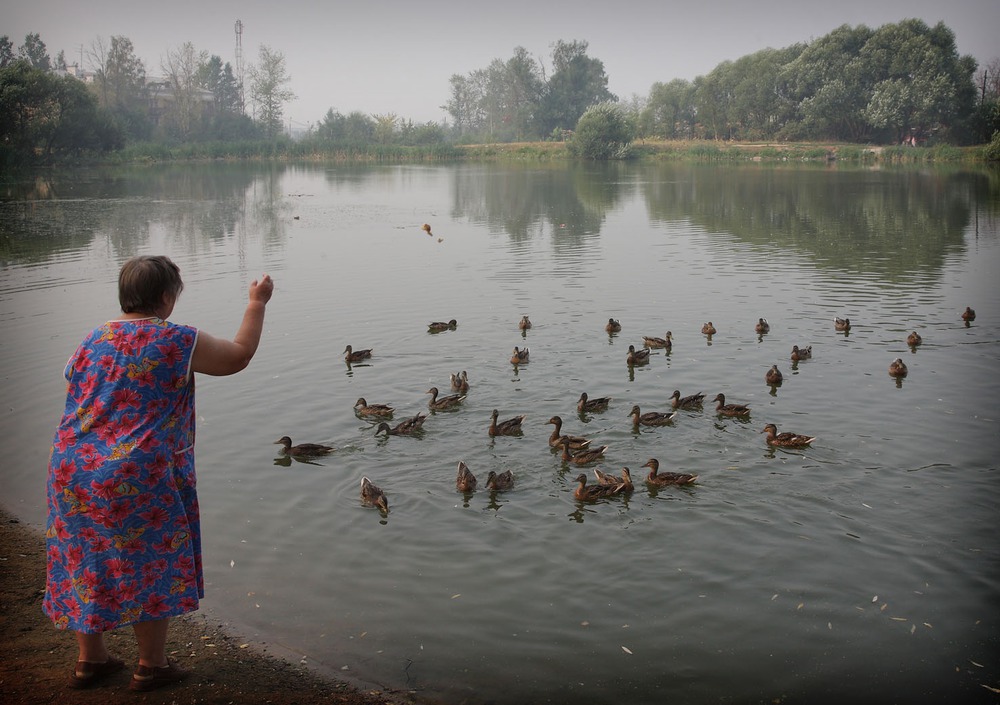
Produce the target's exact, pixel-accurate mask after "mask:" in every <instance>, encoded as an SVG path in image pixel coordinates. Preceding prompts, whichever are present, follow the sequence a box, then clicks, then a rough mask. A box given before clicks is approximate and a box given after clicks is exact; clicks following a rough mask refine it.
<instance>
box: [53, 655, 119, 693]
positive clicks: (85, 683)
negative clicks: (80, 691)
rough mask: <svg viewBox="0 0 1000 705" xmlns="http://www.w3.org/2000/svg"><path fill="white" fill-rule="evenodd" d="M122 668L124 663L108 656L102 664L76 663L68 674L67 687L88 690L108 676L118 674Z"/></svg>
mask: <svg viewBox="0 0 1000 705" xmlns="http://www.w3.org/2000/svg"><path fill="white" fill-rule="evenodd" d="M123 668H125V662H124V661H121V660H119V659H116V658H115V657H114V656H109V657H108V660H107V661H105V662H104V663H93V662H91V661H77V662H76V668H74V669H73V672H72V673H70V674H69V681H68V683H67V685H69V687H70V688H89V687H91V686H92V685H96V684H97V683H100V682H101V681H102V680H104V679H105V678H107V677H108V676H110V675H113V674H115V673H118V671H120V670H122V669H123Z"/></svg>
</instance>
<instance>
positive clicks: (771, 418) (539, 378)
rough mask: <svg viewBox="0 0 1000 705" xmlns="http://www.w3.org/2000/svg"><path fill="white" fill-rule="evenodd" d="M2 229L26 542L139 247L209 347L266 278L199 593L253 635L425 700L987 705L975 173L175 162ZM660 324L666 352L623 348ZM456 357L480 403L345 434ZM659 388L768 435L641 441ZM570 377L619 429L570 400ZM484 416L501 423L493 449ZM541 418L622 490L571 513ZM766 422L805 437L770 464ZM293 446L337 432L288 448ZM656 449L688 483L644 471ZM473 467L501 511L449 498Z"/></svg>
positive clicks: (991, 557)
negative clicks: (366, 354) (91, 348)
mask: <svg viewBox="0 0 1000 705" xmlns="http://www.w3.org/2000/svg"><path fill="white" fill-rule="evenodd" d="M423 223H428V224H430V225H431V226H432V235H430V236H428V235H427V234H425V233H424V232H423V231H422V230H421V225H422V224H423ZM0 234H2V239H0V253H2V268H0V272H2V279H0V322H2V326H3V335H2V338H0V362H2V378H3V388H4V401H5V404H4V407H5V408H4V410H3V412H4V413H3V414H2V416H0V438H2V439H3V440H2V444H3V446H2V452H3V458H4V461H3V464H2V469H0V480H2V497H3V499H2V501H3V503H4V505H5V506H7V507H8V508H9V509H11V510H12V511H14V512H15V513H16V514H17V515H18V516H20V517H21V518H22V519H24V520H25V521H28V522H30V523H32V524H36V525H42V524H43V522H44V477H45V465H46V459H47V455H48V449H49V444H50V441H51V436H52V432H53V429H54V427H55V424H56V422H57V420H58V415H59V412H60V410H61V408H62V396H63V382H62V379H61V374H60V373H61V370H62V367H63V365H64V363H65V360H66V358H67V357H68V356H69V355H70V353H71V352H72V351H73V349H74V348H75V346H76V345H77V343H78V342H79V340H80V339H81V338H82V337H83V335H84V334H85V333H86V332H87V331H88V330H89V329H90V328H92V327H93V326H95V325H97V324H99V323H101V322H103V321H104V320H107V319H109V318H113V317H115V315H116V314H117V296H116V290H115V283H116V278H117V272H118V268H119V266H120V265H121V263H122V262H123V261H124V260H125V259H126V258H127V257H129V256H132V255H135V254H142V253H164V254H167V255H169V256H170V257H172V258H173V259H174V260H175V261H176V262H177V263H178V264H179V265H180V267H181V270H182V274H183V276H184V279H185V284H186V288H185V292H184V294H183V296H182V297H181V299H180V301H179V304H178V306H177V307H176V309H175V312H174V316H173V317H174V320H177V321H180V322H184V323H188V324H192V325H196V326H198V327H200V328H203V329H204V330H207V331H210V332H212V333H213V334H217V335H225V336H229V335H232V334H233V333H234V332H235V330H236V328H237V325H238V323H239V320H240V317H241V315H242V311H243V308H244V305H245V296H246V287H247V284H248V282H249V281H250V280H251V279H253V278H254V277H256V276H258V275H259V274H260V273H261V272H263V271H267V272H268V273H270V274H271V275H272V276H273V277H274V279H275V282H276V287H275V294H274V298H273V299H272V302H271V304H270V305H269V307H268V312H267V321H266V328H265V334H264V338H263V342H262V345H261V347H260V350H259V352H258V354H257V357H256V358H255V359H254V362H253V364H252V365H251V366H250V368H249V369H247V370H246V371H244V372H242V373H240V374H239V375H237V376H235V377H230V378H222V379H216V378H207V377H200V378H199V381H198V388H199V391H198V417H199V426H198V445H197V463H198V473H199V492H200V496H201V503H202V514H203V524H204V549H205V569H206V579H207V582H208V587H207V590H208V596H207V598H206V600H205V601H204V602H203V609H204V610H206V611H208V612H209V613H210V614H212V615H213V618H214V619H217V620H218V621H221V622H225V623H227V624H230V625H231V626H232V627H233V628H234V629H236V630H237V631H239V632H240V633H241V634H243V635H246V636H247V637H248V639H249V640H252V641H255V642H258V643H259V642H264V643H266V645H267V647H268V648H269V649H271V650H275V651H279V652H280V653H283V654H286V655H288V656H290V657H292V658H298V659H302V660H303V661H304V662H306V663H308V664H311V665H312V666H314V667H315V668H317V669H319V670H320V671H322V672H328V673H334V674H336V675H337V676H340V677H344V678H347V679H350V680H353V681H355V682H358V683H361V684H378V685H383V686H386V687H391V688H396V689H402V690H405V691H411V692H412V693H413V696H414V697H415V698H416V699H419V700H422V701H441V702H446V703H459V702H462V703H497V704H506V703H523V702H528V701H531V702H549V703H574V704H575V705H578V704H580V703H619V702H629V703H663V702H668V701H672V702H734V703H744V702H746V703H750V702H782V703H793V702H801V703H806V702H808V703H817V702H831V703H832V702H837V703H840V702H851V701H853V702H861V701H865V702H906V703H940V702H958V701H962V702H984V703H996V702H997V697H998V696H997V695H996V690H995V689H996V688H998V687H1000V658H998V656H1000V625H998V618H1000V541H998V538H997V536H998V534H997V528H998V527H997V517H998V507H1000V478H998V459H1000V433H998V431H1000V402H998V399H1000V375H998V372H1000V325H998V324H1000V287H998V285H997V275H998V274H1000V175H998V173H997V172H996V171H993V172H979V171H961V170H939V169H920V170H917V169H907V170H892V169H883V170H879V169H872V170H859V169H851V168H845V167H841V166H837V165H833V166H829V167H828V166H823V167H815V166H804V165H797V166H796V165H780V166H766V165H753V166H745V167H733V166H714V165H690V164H684V165H678V164H667V165H658V166H639V165H621V164H615V165H610V166H603V165H588V166H566V165H562V164H558V165H552V166H549V165H538V166H528V167H521V166H517V167H511V166H497V165H485V166H484V165H459V166H387V167H364V168H348V167H327V166H316V165H309V166H287V167H260V166H245V165H181V166H159V167H148V168H134V169H127V170H121V169H120V170H112V171H85V172H77V173H68V174H53V175H46V176H44V177H39V178H38V179H37V180H35V181H21V182H16V183H12V184H8V185H7V186H6V190H5V192H4V194H3V200H2V202H0ZM966 306H972V307H973V308H975V309H977V312H978V317H977V319H976V321H975V322H973V323H972V324H971V325H969V326H966V325H964V324H963V322H962V320H961V319H960V313H961V311H962V310H964V308H965V307H966ZM525 314H527V315H529V316H530V318H531V320H532V322H533V323H534V327H533V328H532V329H531V330H530V331H528V332H527V333H526V334H524V335H522V333H521V332H520V331H519V330H518V327H517V323H518V321H519V320H520V318H521V316H522V315H525ZM835 316H842V317H849V318H850V319H851V321H852V324H853V325H852V328H851V330H850V333H849V334H844V333H840V332H837V331H835V330H834V326H833V318H834V317H835ZM612 317H613V318H617V319H620V320H621V323H622V331H621V333H619V334H617V335H615V336H609V335H608V334H607V333H605V332H604V324H605V323H606V322H607V320H608V318H612ZM760 317H764V318H766V319H767V320H768V321H769V322H770V324H771V332H770V333H769V334H767V335H764V336H758V335H757V334H755V333H754V323H755V322H756V321H757V319H758V318H760ZM451 318H455V319H457V320H458V327H457V329H456V330H453V331H447V332H444V333H439V334H433V335H432V334H429V333H428V332H427V324H428V323H429V322H431V321H438V320H443V321H447V320H448V319H451ZM709 320H711V321H712V322H713V323H714V324H715V326H716V328H717V329H718V333H717V334H716V335H715V336H713V337H712V338H711V339H709V338H707V337H706V336H703V335H702V334H701V333H700V330H701V326H702V324H703V323H704V322H706V321H709ZM667 330H670V331H671V332H672V333H673V340H674V348H673V350H672V352H671V353H670V354H669V355H665V354H663V352H662V351H657V352H654V354H653V355H652V359H651V361H650V364H648V365H646V366H643V367H637V368H634V369H630V368H629V367H628V366H627V365H626V362H625V357H626V352H627V349H628V346H629V345H630V344H634V345H636V346H637V347H639V346H641V344H642V336H644V335H648V336H660V337H662V336H663V335H664V333H665V332H666V331H667ZM913 330H916V331H918V332H919V333H920V334H921V335H922V336H923V340H924V342H923V345H921V346H920V347H919V348H916V349H915V350H911V349H909V348H908V347H907V345H906V343H905V339H906V336H907V334H908V333H909V332H911V331H913ZM348 344H350V345H352V346H353V347H354V348H356V349H357V348H374V351H375V352H374V356H373V357H372V359H371V360H370V361H367V362H365V363H364V364H359V365H353V366H348V365H346V364H345V362H344V360H343V356H342V351H343V350H344V348H345V346H346V345H348ZM795 344H797V345H799V346H804V345H811V346H812V348H813V354H814V356H813V359H811V360H808V361H803V362H800V363H798V364H797V365H793V364H792V363H791V361H790V359H789V353H790V350H791V347H792V345H795ZM514 346H518V347H522V348H523V347H528V348H529V350H530V353H531V361H530V363H529V364H527V365H521V366H520V367H517V368H515V367H513V366H512V365H511V364H510V363H509V357H510V355H511V352H512V350H513V348H514ZM896 357H901V358H903V360H905V362H906V363H907V365H908V366H909V370H910V373H909V376H908V377H907V378H906V379H905V380H903V381H901V382H898V383H897V382H896V381H895V380H893V379H892V378H891V377H890V376H889V375H888V372H887V370H888V366H889V363H890V362H891V361H892V360H893V359H894V358H896ZM773 364H777V365H778V367H779V369H781V370H782V372H783V373H784V376H785V381H784V384H783V385H782V386H781V387H778V388H775V389H772V388H770V387H768V386H767V385H766V384H765V382H764V373H765V372H766V371H767V369H768V368H770V367H771V365H773ZM460 370H467V371H468V374H469V379H470V383H471V389H470V391H469V394H468V398H467V400H466V401H465V402H464V404H463V405H462V407H461V408H460V409H459V410H457V411H453V412H438V413H433V414H431V415H430V416H429V418H428V419H427V421H426V423H425V432H424V434H423V435H422V436H421V437H417V438H407V437H391V438H389V439H385V438H382V437H376V436H375V435H374V433H373V430H374V426H373V424H371V423H369V422H367V421H363V420H359V419H358V418H357V417H356V416H355V414H354V413H353V408H352V407H353V405H354V402H355V400H357V399H358V397H362V396H363V397H365V398H366V399H367V400H368V401H369V402H370V403H389V404H392V405H393V406H395V407H396V410H397V411H396V420H397V421H398V420H401V419H402V418H405V417H407V416H410V415H413V414H415V413H417V412H426V411H427V401H428V399H429V396H428V395H427V394H426V392H427V390H428V389H429V388H430V387H432V386H437V387H439V388H441V390H442V393H450V388H449V375H450V374H451V373H454V372H459V371H460ZM674 389H678V390H680V392H681V393H682V394H684V395H686V394H691V393H694V392H697V391H703V392H705V393H706V394H707V395H708V398H711V397H713V396H714V395H715V394H717V393H719V392H723V393H725V395H726V397H727V401H735V402H740V403H746V404H749V405H750V406H751V407H752V415H751V417H750V419H749V421H744V422H741V421H737V420H732V419H727V418H721V417H718V416H717V415H716V414H715V413H714V406H713V405H712V404H709V403H706V404H705V406H704V409H703V410H701V411H691V412H682V413H680V414H679V415H678V417H677V418H676V419H675V420H674V422H673V423H672V425H669V426H664V427H658V428H645V427H644V428H642V429H641V430H638V431H637V430H635V429H633V427H632V424H631V422H630V420H629V418H628V414H629V411H630V409H631V408H632V406H633V405H634V404H638V405H639V406H640V408H641V410H642V411H644V412H645V411H664V410H667V409H668V407H669V396H670V394H671V392H672V391H673V390H674ZM582 392H587V393H588V394H589V395H590V396H592V397H595V396H610V397H612V402H611V406H610V408H609V410H608V411H606V412H603V413H596V414H592V415H587V416H582V417H581V416H580V415H578V414H577V413H576V401H577V399H578V398H579V397H580V394H581V393H582ZM494 408H496V409H498V410H499V412H500V417H501V419H504V418H508V417H510V416H514V415H518V414H526V415H527V419H526V420H525V422H524V431H523V435H521V436H519V437H498V438H496V439H492V440H491V439H490V437H489V436H488V434H487V427H488V425H489V421H490V412H491V411H492V410H493V409H494ZM554 414H558V415H561V416H562V418H563V420H564V422H565V426H564V432H569V433H574V434H585V435H587V436H590V437H592V438H593V439H594V441H595V444H607V445H608V446H609V449H608V451H607V454H606V459H605V461H604V462H602V463H601V464H599V465H598V466H597V467H601V468H602V469H605V470H613V471H617V470H620V468H621V467H623V466H628V467H630V468H631V469H632V472H633V475H634V476H635V477H636V479H637V483H636V489H635V492H634V493H633V494H632V495H631V496H630V497H619V498H614V499H610V500H605V501H601V502H597V503H593V504H581V503H579V502H577V501H576V500H574V498H573V495H572V491H573V488H574V486H575V485H574V481H573V480H574V478H575V476H576V475H577V474H578V473H579V472H580V470H579V469H577V468H576V467H568V466H567V465H566V464H565V463H564V462H562V461H561V459H560V457H559V455H558V453H556V452H554V451H552V450H550V449H549V447H548V445H547V443H546V439H547V436H548V434H549V432H550V431H551V430H552V426H550V425H546V423H545V422H546V421H547V420H548V419H549V417H551V416H552V415H554ZM772 422H773V423H776V424H777V425H778V429H779V431H784V430H789V431H795V432H798V433H803V434H808V435H814V436H818V440H816V441H815V442H814V444H813V445H812V447H811V448H808V449H805V450H795V451H786V450H772V449H769V448H768V447H767V445H766V444H765V440H764V436H763V435H761V433H760V431H761V429H762V428H763V427H764V425H765V424H766V423H772ZM283 435H289V436H291V438H292V439H293V442H296V443H298V442H318V443H327V444H331V445H334V446H336V448H337V450H336V452H334V453H333V454H332V455H330V456H327V457H324V458H321V459H317V460H315V461H314V462H311V463H304V462H298V461H291V462H287V461H286V462H282V461H281V460H280V459H279V458H278V456H277V455H276V450H277V446H275V445H273V441H274V440H276V439H277V438H279V437H280V436H283ZM653 457H655V458H658V459H659V460H660V462H661V465H662V467H663V469H665V470H670V471H683V472H691V473H696V474H698V475H699V480H698V482H697V484H695V485H693V486H691V487H688V488H684V489H677V488H667V489H660V490H658V491H652V490H649V489H647V487H646V486H645V484H644V483H643V482H641V481H638V480H641V478H643V477H644V476H645V470H644V469H642V465H643V464H644V463H645V462H646V460H647V459H648V458H653ZM460 460H463V461H465V462H466V463H467V464H468V465H469V467H470V468H471V469H472V471H473V472H474V473H475V474H476V475H477V476H478V477H479V480H480V486H481V487H482V485H483V484H484V481H485V477H486V474H487V473H488V472H489V471H490V470H496V471H500V470H506V469H510V470H512V471H513V473H514V474H515V477H516V484H515V487H514V489H513V490H512V491H508V492H503V493H499V494H493V493H490V492H489V491H487V490H484V489H480V490H479V491H477V492H475V493H474V494H471V495H468V496H463V495H461V494H459V493H457V492H456V491H455V486H454V480H455V473H456V466H457V463H458V461H460ZM592 467H593V466H586V467H584V468H583V471H584V472H587V473H588V474H590V473H591V469H592ZM362 476H368V477H370V478H371V479H372V480H373V481H375V482H376V484H379V485H380V486H381V487H382V488H383V489H384V490H385V491H386V493H387V495H388V497H389V503H390V512H389V514H388V515H387V516H385V517H383V516H381V515H380V514H379V513H378V512H377V511H376V510H373V509H370V508H365V507H362V506H361V504H360V501H359V483H360V480H361V477H362ZM194 648H199V646H198V645H195V647H194Z"/></svg>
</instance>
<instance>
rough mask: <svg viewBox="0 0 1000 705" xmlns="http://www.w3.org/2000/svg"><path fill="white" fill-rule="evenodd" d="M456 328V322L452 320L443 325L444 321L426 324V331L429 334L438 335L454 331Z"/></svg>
mask: <svg viewBox="0 0 1000 705" xmlns="http://www.w3.org/2000/svg"><path fill="white" fill-rule="evenodd" d="M457 327H458V321H456V320H455V319H454V318H452V319H451V320H450V321H448V322H447V323H445V322H444V321H433V322H431V323H428V324H427V331H428V332H430V333H440V332H441V331H445V330H455V329H456V328H457Z"/></svg>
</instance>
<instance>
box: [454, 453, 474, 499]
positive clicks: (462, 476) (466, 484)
mask: <svg viewBox="0 0 1000 705" xmlns="http://www.w3.org/2000/svg"><path fill="white" fill-rule="evenodd" d="M455 489H456V490H458V491H459V492H472V491H473V490H475V489H476V476H475V475H473V474H472V471H471V470H469V466H468V465H466V464H465V463H464V462H462V461H461V460H459V461H458V477H456V478H455Z"/></svg>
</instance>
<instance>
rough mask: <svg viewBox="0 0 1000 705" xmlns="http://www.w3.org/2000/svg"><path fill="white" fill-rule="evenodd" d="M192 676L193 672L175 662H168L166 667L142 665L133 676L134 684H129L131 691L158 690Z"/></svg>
mask: <svg viewBox="0 0 1000 705" xmlns="http://www.w3.org/2000/svg"><path fill="white" fill-rule="evenodd" d="M190 675H191V671H188V670H186V669H184V668H180V667H179V666H177V665H176V664H175V663H174V662H173V661H168V662H167V665H166V666H143V665H142V664H141V663H140V664H139V665H138V666H137V667H136V669H135V673H133V674H132V682H131V683H129V684H128V687H129V689H130V690H139V691H146V690H156V689H157V688H162V687H163V686H165V685H170V684H171V683H178V682H180V681H182V680H184V679H185V678H187V677H188V676H190Z"/></svg>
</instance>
